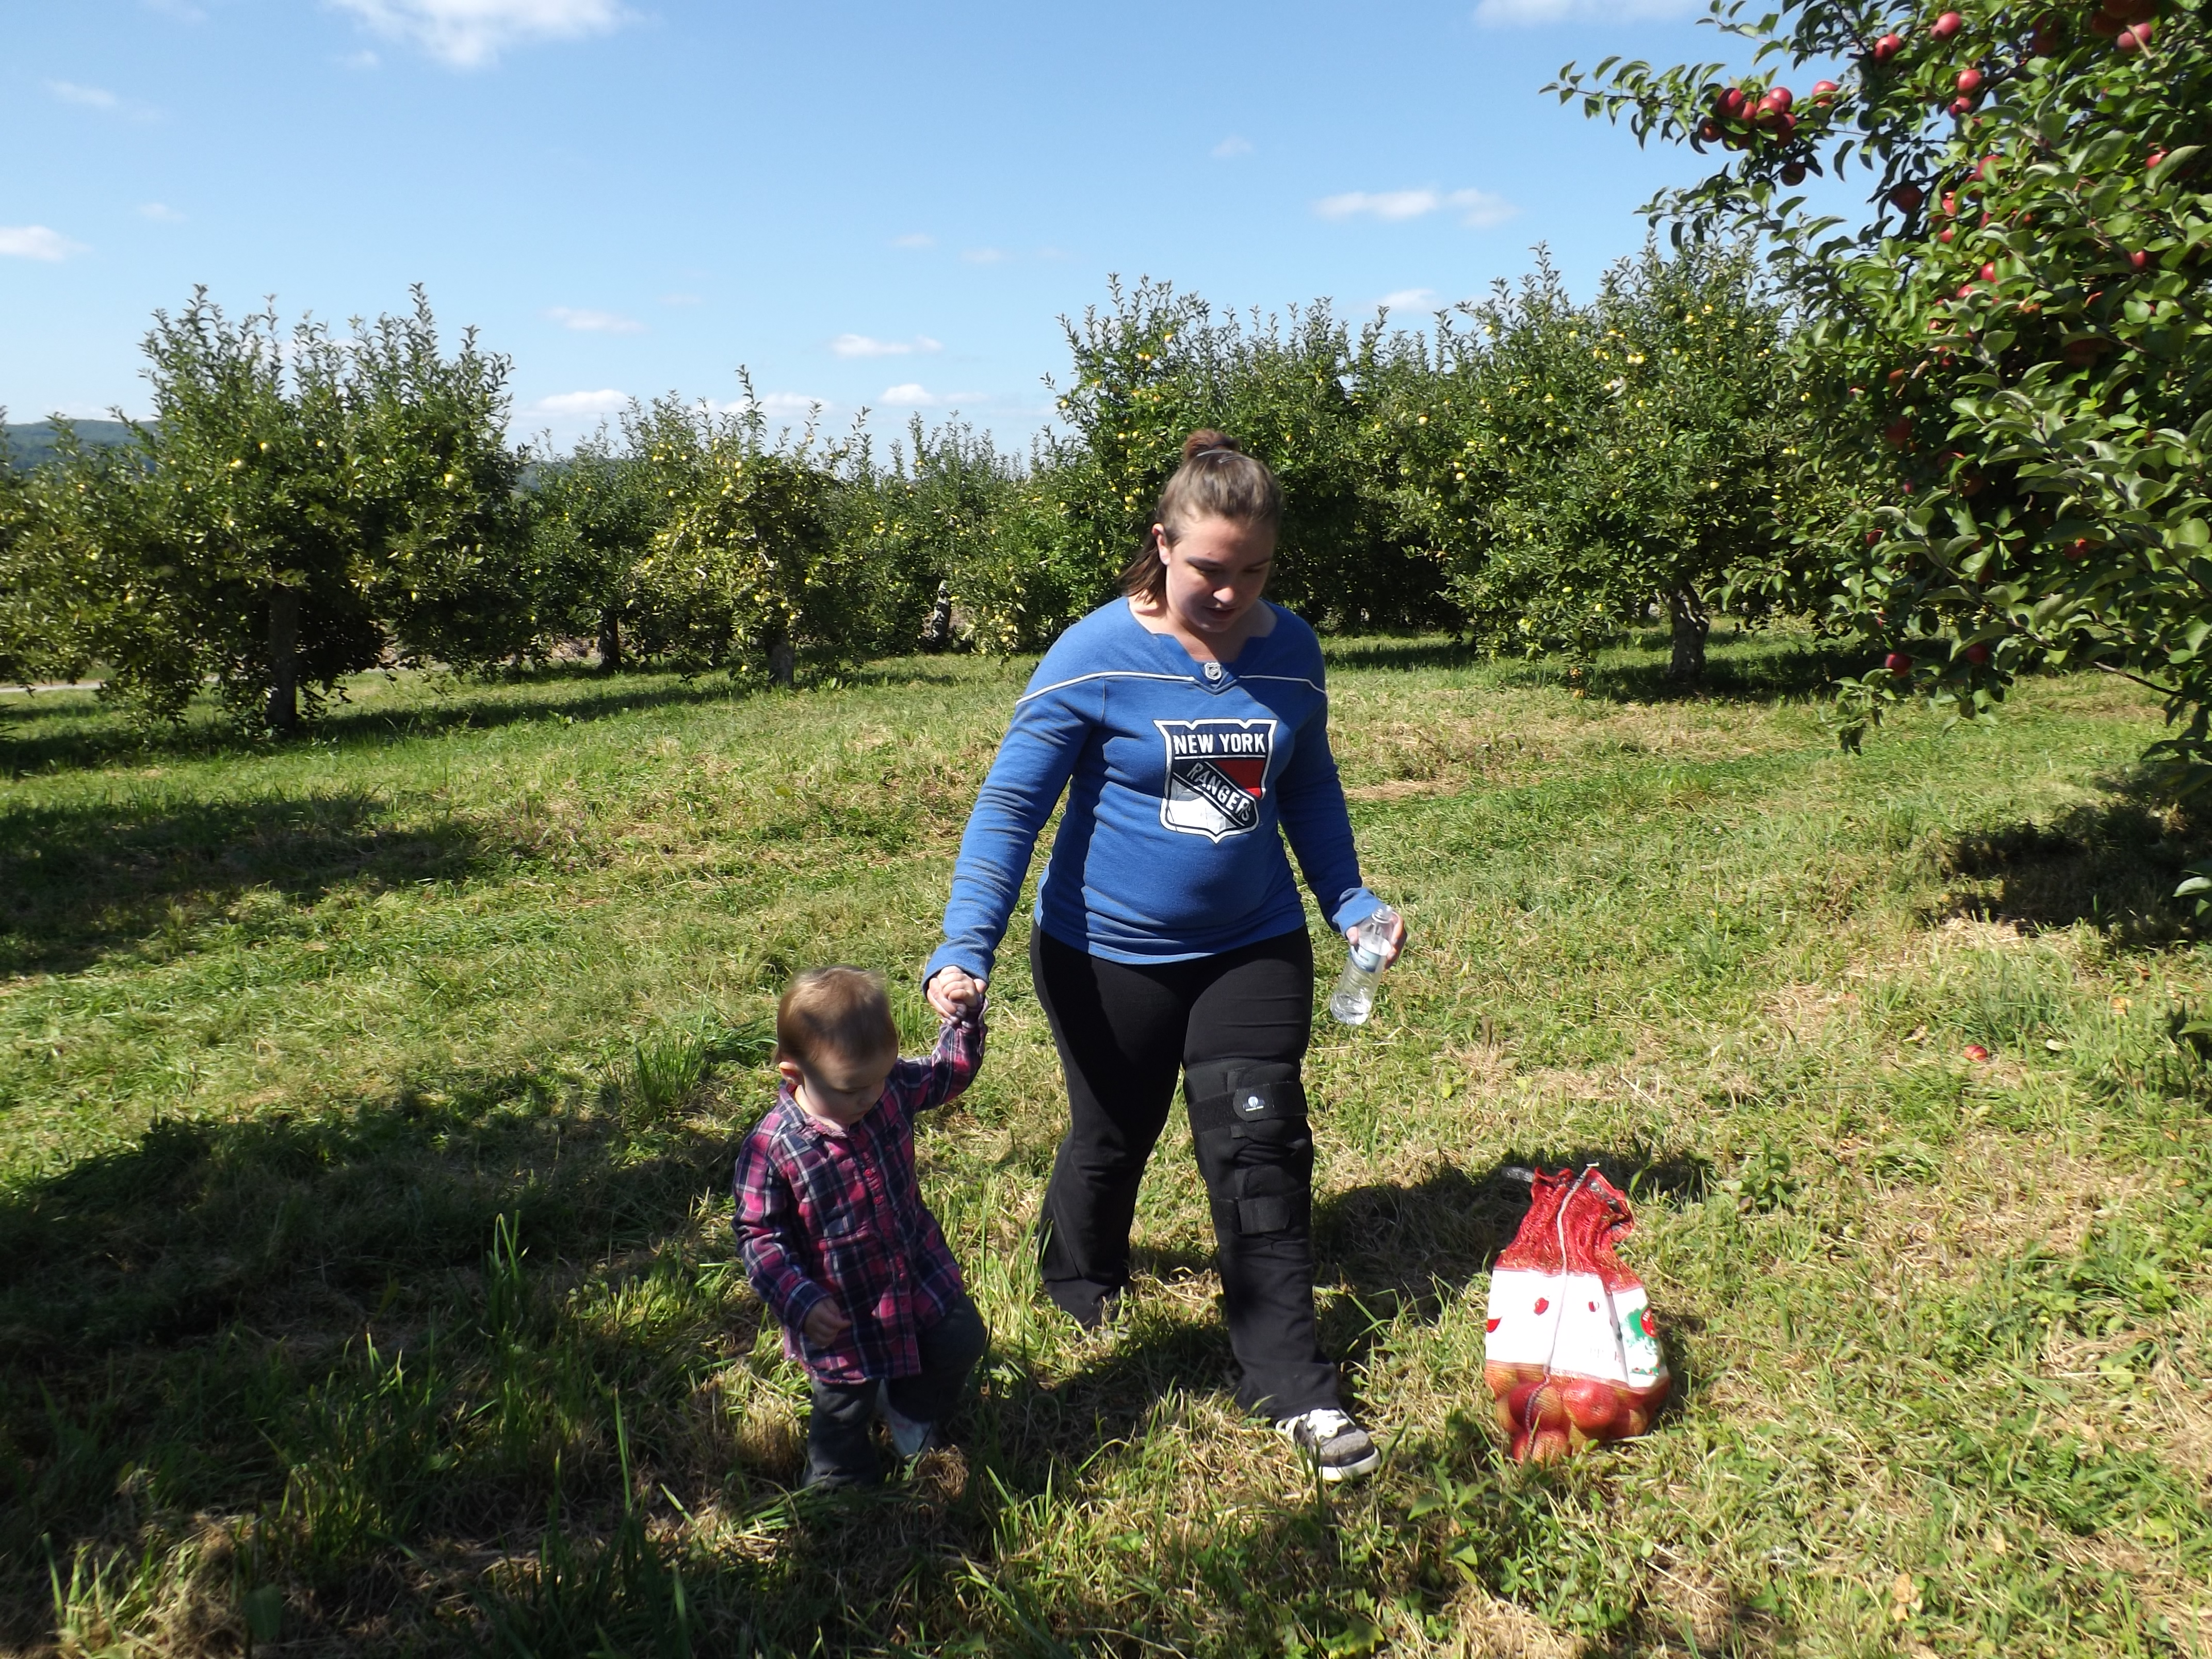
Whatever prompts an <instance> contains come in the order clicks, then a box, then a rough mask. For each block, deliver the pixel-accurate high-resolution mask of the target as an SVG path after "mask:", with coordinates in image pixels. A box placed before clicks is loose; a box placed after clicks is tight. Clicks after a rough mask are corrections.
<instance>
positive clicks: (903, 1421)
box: [876, 1383, 937, 1458]
mask: <svg viewBox="0 0 2212 1659" xmlns="http://www.w3.org/2000/svg"><path fill="white" fill-rule="evenodd" d="M876 1415H877V1416H878V1417H880V1418H882V1419H884V1428H886V1429H888V1430H889V1431H890V1437H891V1449H892V1450H893V1451H895V1452H896V1453H897V1454H898V1455H900V1456H901V1457H902V1458H914V1457H919V1456H921V1455H922V1453H924V1452H926V1451H927V1450H928V1449H930V1448H931V1447H932V1446H933V1445H935V1444H936V1443H937V1425H936V1424H934V1423H923V1422H920V1421H917V1420H916V1419H914V1418H911V1417H908V1415H906V1413H903V1412H902V1411H900V1410H899V1409H898V1408H897V1407H895V1406H893V1405H892V1404H891V1390H890V1384H889V1383H884V1384H883V1385H882V1386H881V1388H880V1389H878V1392H877V1395H876Z"/></svg>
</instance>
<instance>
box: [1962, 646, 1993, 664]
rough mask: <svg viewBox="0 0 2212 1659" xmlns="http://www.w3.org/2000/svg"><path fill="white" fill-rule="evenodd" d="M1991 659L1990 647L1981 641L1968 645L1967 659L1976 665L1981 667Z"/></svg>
mask: <svg viewBox="0 0 2212 1659" xmlns="http://www.w3.org/2000/svg"><path fill="white" fill-rule="evenodd" d="M1989 659H1990V647H1988V646H1987V645H1984V643H1983V642H1982V641H1979V640H1976V641H1974V642H1973V643H1972V645H1970V646H1968V647H1966V660H1967V661H1968V662H1970V663H1972V664H1973V665H1974V666H1975V667H1977V668H1979V667H1980V666H1981V665H1983V664H1984V663H1985V662H1987V661H1988V660H1989Z"/></svg>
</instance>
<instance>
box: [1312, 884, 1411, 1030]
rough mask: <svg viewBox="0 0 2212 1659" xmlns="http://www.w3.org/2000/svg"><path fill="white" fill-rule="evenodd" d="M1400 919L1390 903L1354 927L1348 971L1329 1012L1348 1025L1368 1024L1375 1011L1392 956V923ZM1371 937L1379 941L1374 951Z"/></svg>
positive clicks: (1331, 996) (1332, 994)
mask: <svg viewBox="0 0 2212 1659" xmlns="http://www.w3.org/2000/svg"><path fill="white" fill-rule="evenodd" d="M1397 920H1398V913H1397V912H1396V911H1395V910H1393V909H1392V908H1390V907H1389V905H1387V904H1386V905H1384V906H1383V908H1381V909H1379V910H1377V911H1376V913H1375V914H1374V915H1371V916H1369V917H1367V918H1366V919H1365V920H1364V921H1360V922H1358V923H1355V924H1354V925H1353V927H1352V935H1353V937H1352V948H1351V950H1350V951H1348V952H1347V953H1346V957H1345V960H1344V971H1343V972H1342V973H1341V974H1339V975H1337V978H1336V989H1334V991H1332V992H1330V993H1329V995H1328V1012H1330V1013H1331V1014H1333V1015H1334V1016H1335V1018H1338V1019H1340V1020H1341V1021H1343V1022H1344V1024H1346V1025H1364V1024H1367V1017H1368V1016H1369V1015H1370V1014H1371V1013H1373V1012H1375V987H1376V983H1377V982H1378V981H1381V979H1382V977H1383V963H1385V962H1386V961H1387V960H1388V959H1389V949H1390V947H1389V939H1390V924H1391V923H1392V922H1394V921H1397ZM1370 930H1371V932H1370ZM1370 937H1372V938H1373V939H1375V941H1376V943H1375V948H1373V949H1372V950H1370V949H1369V948H1368V946H1367V945H1366V942H1365V941H1366V940H1367V939H1369V938H1370Z"/></svg>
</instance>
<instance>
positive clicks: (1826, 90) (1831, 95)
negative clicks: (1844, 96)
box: [1813, 81, 1843, 104]
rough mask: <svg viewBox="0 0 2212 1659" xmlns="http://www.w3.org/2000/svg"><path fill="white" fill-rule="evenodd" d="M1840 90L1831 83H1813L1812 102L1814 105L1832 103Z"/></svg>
mask: <svg viewBox="0 0 2212 1659" xmlns="http://www.w3.org/2000/svg"><path fill="white" fill-rule="evenodd" d="M1842 90H1843V88H1841V87H1839V86H1838V85H1837V84H1836V83H1835V82H1833V81H1815V82H1813V101H1814V103H1816V104H1826V103H1830V102H1832V101H1833V100H1834V99H1835V96H1836V94H1838V93H1839V92H1841V91H1842Z"/></svg>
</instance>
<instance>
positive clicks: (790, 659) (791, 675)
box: [768, 639, 799, 686]
mask: <svg viewBox="0 0 2212 1659" xmlns="http://www.w3.org/2000/svg"><path fill="white" fill-rule="evenodd" d="M798 669H799V657H798V653H796V652H794V651H793V649H792V648H791V641H789V640H787V639H779V640H777V641H775V643H773V644H772V645H770V646H769V648H768V677H769V679H770V680H772V681H774V682H775V684H778V685H782V686H788V685H791V684H793V683H794V682H795V681H796V680H797V678H798Z"/></svg>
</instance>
